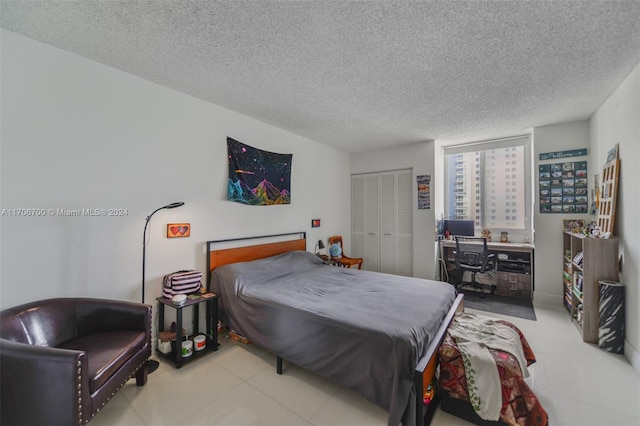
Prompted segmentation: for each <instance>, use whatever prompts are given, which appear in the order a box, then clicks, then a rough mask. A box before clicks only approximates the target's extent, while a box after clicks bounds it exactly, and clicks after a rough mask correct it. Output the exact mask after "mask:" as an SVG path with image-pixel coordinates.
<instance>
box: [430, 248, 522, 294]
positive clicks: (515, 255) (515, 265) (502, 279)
mask: <svg viewBox="0 0 640 426" xmlns="http://www.w3.org/2000/svg"><path fill="white" fill-rule="evenodd" d="M487 247H488V248H489V252H490V253H495V254H496V257H497V258H498V267H497V271H492V272H488V273H485V274H478V275H477V277H476V278H477V280H478V282H481V283H484V284H492V285H496V286H497V289H496V294H498V295H501V296H508V297H517V298H521V299H528V300H533V291H534V290H535V281H534V277H533V271H534V249H535V247H534V246H533V244H521V243H501V242H493V241H489V242H487ZM455 249H456V242H455V241H454V240H441V241H440V258H441V259H442V262H441V263H440V279H441V280H442V281H448V282H450V283H452V284H456V283H457V274H456V267H455V257H454V254H453V252H454V251H455Z"/></svg>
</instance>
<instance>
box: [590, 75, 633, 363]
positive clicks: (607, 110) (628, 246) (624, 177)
mask: <svg viewBox="0 0 640 426" xmlns="http://www.w3.org/2000/svg"><path fill="white" fill-rule="evenodd" d="M590 130H591V147H592V157H591V158H593V159H594V161H593V163H595V164H597V165H598V166H599V167H600V172H599V173H600V176H602V166H604V164H605V162H606V158H607V152H608V151H609V150H610V149H611V148H613V147H614V145H615V144H619V156H620V185H619V187H618V202H617V207H616V217H615V225H614V235H616V236H618V237H619V238H620V253H621V255H622V271H621V276H620V281H621V282H622V283H624V285H625V291H626V327H625V328H626V330H625V332H626V342H625V343H626V344H625V356H626V357H627V358H628V359H629V361H630V362H631V363H632V364H633V366H634V368H635V369H636V371H638V372H640V314H639V308H640V291H639V289H638V286H639V285H640V225H639V221H638V214H639V212H640V191H639V190H638V188H639V187H640V171H639V170H640V167H639V166H640V65H638V66H637V67H636V68H635V70H634V71H633V72H632V73H631V74H630V75H629V76H628V77H627V78H626V79H625V80H624V82H622V84H621V85H620V86H619V87H618V89H617V90H616V91H615V92H614V93H613V94H612V95H611V96H610V97H609V99H607V101H606V102H605V103H604V104H603V105H602V106H601V107H600V108H599V109H598V111H597V112H596V114H594V116H593V117H592V118H591V126H590Z"/></svg>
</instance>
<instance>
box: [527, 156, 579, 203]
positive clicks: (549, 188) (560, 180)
mask: <svg viewBox="0 0 640 426" xmlns="http://www.w3.org/2000/svg"><path fill="white" fill-rule="evenodd" d="M538 180H539V182H540V191H539V194H538V196H539V197H538V198H539V203H540V213H588V212H589V207H588V205H589V195H588V175H587V162H586V161H575V162H564V163H553V164H540V165H539V172H538Z"/></svg>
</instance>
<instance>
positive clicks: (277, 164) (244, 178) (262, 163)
mask: <svg viewBox="0 0 640 426" xmlns="http://www.w3.org/2000/svg"><path fill="white" fill-rule="evenodd" d="M227 152H228V154H229V187H228V192H227V199H228V200H231V201H235V202H237V203H242V204H249V205H252V206H271V205H274V204H291V160H292V157H293V155H292V154H277V153H275V152H269V151H263V150H261V149H257V148H254V147H252V146H249V145H245V144H243V143H242V142H238V141H237V140H235V139H232V138H227Z"/></svg>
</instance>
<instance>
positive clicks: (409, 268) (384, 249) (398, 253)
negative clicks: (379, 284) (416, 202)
mask: <svg viewBox="0 0 640 426" xmlns="http://www.w3.org/2000/svg"><path fill="white" fill-rule="evenodd" d="M412 176H413V172H412V171H411V170H399V171H392V172H381V173H370V174H365V175H354V176H352V178H351V197H352V199H351V221H352V222H351V229H352V240H353V241H354V249H355V245H356V243H355V241H357V240H360V239H361V240H362V241H363V243H364V244H363V246H362V251H361V252H358V251H354V254H353V256H357V257H362V258H364V264H363V269H366V270H370V271H379V272H386V273H390V274H397V275H406V276H411V275H413V237H412V223H413V218H412V209H413V204H412V186H411V179H412Z"/></svg>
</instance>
